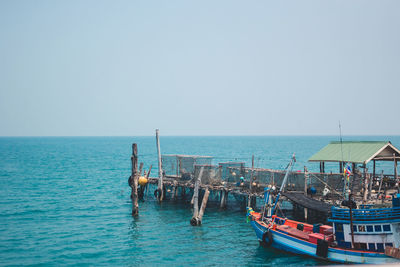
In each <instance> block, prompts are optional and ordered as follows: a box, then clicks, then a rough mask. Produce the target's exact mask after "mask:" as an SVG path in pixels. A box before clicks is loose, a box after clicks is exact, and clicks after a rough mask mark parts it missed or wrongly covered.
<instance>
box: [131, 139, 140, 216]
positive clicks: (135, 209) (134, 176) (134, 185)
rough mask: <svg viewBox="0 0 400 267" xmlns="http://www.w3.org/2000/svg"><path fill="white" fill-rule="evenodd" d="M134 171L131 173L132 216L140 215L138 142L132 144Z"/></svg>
mask: <svg viewBox="0 0 400 267" xmlns="http://www.w3.org/2000/svg"><path fill="white" fill-rule="evenodd" d="M131 161H132V173H131V177H130V178H131V183H130V184H131V189H132V192H131V199H132V202H133V203H132V216H137V215H139V203H138V180H139V175H138V169H137V167H138V156H137V144H133V145H132V157H131Z"/></svg>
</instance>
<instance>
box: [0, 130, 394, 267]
mask: <svg viewBox="0 0 400 267" xmlns="http://www.w3.org/2000/svg"><path fill="white" fill-rule="evenodd" d="M337 139H338V138H337V137H329V136H309V137H307V136H282V137H279V136H266V137H170V136H167V137H161V150H162V153H163V154H194V155H209V156H214V164H217V163H218V162H223V161H237V160H240V161H244V162H246V164H247V165H248V166H249V165H250V164H251V157H252V155H254V156H255V158H256V166H257V167H263V168H274V169H283V168H284V167H286V165H287V163H288V161H289V160H290V157H291V154H292V153H296V158H297V162H296V165H295V169H299V170H302V169H303V166H304V165H306V166H308V168H309V169H310V170H311V171H312V170H314V171H317V170H318V167H319V166H318V164H315V163H314V164H310V163H308V162H307V159H308V158H309V157H310V156H311V155H312V154H314V153H315V152H317V151H318V150H319V149H321V148H322V147H323V146H325V145H326V144H327V143H329V142H330V141H335V140H337ZM343 140H390V141H391V142H392V143H393V144H394V145H395V146H396V147H400V136H383V137H377V136H370V137H369V136H360V137H354V136H351V137H343ZM132 143H137V144H138V151H139V162H143V163H144V167H145V169H148V167H149V166H150V165H151V164H152V165H153V170H152V174H153V175H152V176H156V174H157V152H156V145H155V138H154V137H1V138H0V265H1V266H12V265H14V266H21V265H46V266H47V265H49V266H59V265H103V266H105V265H107V266H109V265H122V266H140V265H146V266H147V265H176V266H182V265H189V264H196V265H207V266H209V265H250V266H254V265H266V266H271V265H272V266H273V265H286V266H299V265H321V264H326V263H324V262H320V261H316V260H313V259H310V258H304V257H298V256H295V255H290V254H286V253H281V252H277V251H274V250H271V249H264V248H262V247H260V246H259V244H258V242H257V240H256V237H255V234H254V232H253V230H252V229H251V227H250V225H249V224H247V223H246V220H245V215H244V213H243V211H241V210H240V209H238V208H235V207H234V202H231V203H230V205H231V206H230V208H229V209H227V210H224V211H220V210H219V209H218V207H217V205H212V204H210V205H209V206H208V207H207V209H206V212H205V215H204V219H203V225H202V226H201V227H192V226H191V225H190V224H189V220H190V218H191V208H190V204H188V203H171V202H165V203H162V204H161V205H160V204H158V203H157V202H155V201H154V200H153V199H151V198H150V199H148V200H147V201H145V202H141V203H140V215H139V217H138V218H132V216H131V207H132V206H131V201H130V198H129V194H130V188H129V187H128V183H127V180H128V177H129V175H130V168H131V166H130V164H131V163H130V156H131V145H132ZM377 168H378V169H379V168H383V169H385V170H387V171H389V172H390V171H391V172H393V165H390V164H389V165H388V164H386V165H385V164H383V165H379V164H377ZM332 169H333V170H335V169H337V166H336V165H333V166H332Z"/></svg>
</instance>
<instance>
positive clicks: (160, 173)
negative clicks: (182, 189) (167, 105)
mask: <svg viewBox="0 0 400 267" xmlns="http://www.w3.org/2000/svg"><path fill="white" fill-rule="evenodd" d="M156 142H157V154H158V187H157V191H158V194H157V200H158V201H159V202H161V201H163V199H164V189H163V187H164V186H163V170H162V162H161V150H160V137H159V130H158V129H157V130H156Z"/></svg>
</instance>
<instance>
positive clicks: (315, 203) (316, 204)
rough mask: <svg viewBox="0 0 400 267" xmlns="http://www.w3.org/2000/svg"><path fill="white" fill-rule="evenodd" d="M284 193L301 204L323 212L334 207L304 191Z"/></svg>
mask: <svg viewBox="0 0 400 267" xmlns="http://www.w3.org/2000/svg"><path fill="white" fill-rule="evenodd" d="M282 195H284V196H285V197H287V198H288V199H289V200H290V201H292V202H294V203H296V204H298V205H300V206H303V207H305V208H308V209H312V210H316V211H319V212H323V213H328V212H329V211H330V210H331V207H332V205H331V204H328V203H325V202H323V201H319V200H316V199H313V198H310V197H308V196H306V195H304V193H294V192H283V193H282Z"/></svg>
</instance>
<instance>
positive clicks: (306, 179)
mask: <svg viewBox="0 0 400 267" xmlns="http://www.w3.org/2000/svg"><path fill="white" fill-rule="evenodd" d="M307 182H308V170H307V167H306V166H304V195H305V196H307ZM307 217H308V209H307V208H304V220H305V222H307Z"/></svg>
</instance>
